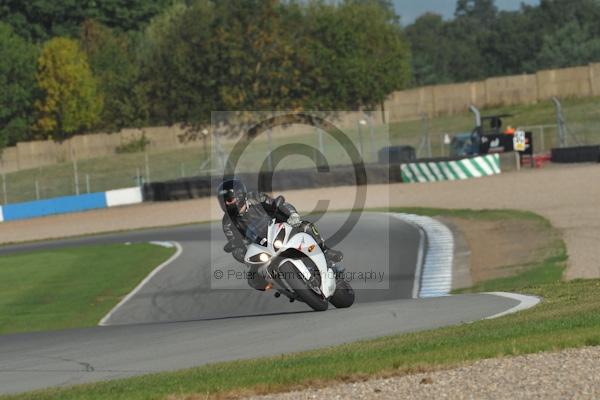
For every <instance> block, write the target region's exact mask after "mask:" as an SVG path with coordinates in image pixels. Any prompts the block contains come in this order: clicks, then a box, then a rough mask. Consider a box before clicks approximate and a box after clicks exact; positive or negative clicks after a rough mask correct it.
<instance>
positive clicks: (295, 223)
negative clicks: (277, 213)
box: [287, 213, 302, 228]
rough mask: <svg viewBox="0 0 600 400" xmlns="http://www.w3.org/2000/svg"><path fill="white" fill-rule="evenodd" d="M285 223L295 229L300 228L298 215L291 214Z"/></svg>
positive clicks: (300, 221)
mask: <svg viewBox="0 0 600 400" xmlns="http://www.w3.org/2000/svg"><path fill="white" fill-rule="evenodd" d="M287 223H288V224H290V225H291V226H293V227H294V228H296V227H298V226H300V224H301V223H302V220H301V219H300V215H298V213H292V215H290V217H289V218H288V220H287Z"/></svg>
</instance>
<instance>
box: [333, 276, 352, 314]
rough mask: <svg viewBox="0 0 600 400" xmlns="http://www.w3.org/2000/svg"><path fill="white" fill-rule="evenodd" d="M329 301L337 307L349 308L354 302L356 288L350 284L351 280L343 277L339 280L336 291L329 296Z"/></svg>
mask: <svg viewBox="0 0 600 400" xmlns="http://www.w3.org/2000/svg"><path fill="white" fill-rule="evenodd" d="M329 302H330V303H331V304H333V305H334V306H335V308H348V307H350V306H351V305H352V304H354V289H352V286H350V282H347V281H345V280H343V279H340V280H338V281H337V284H336V287H335V292H334V293H333V296H331V297H330V298H329Z"/></svg>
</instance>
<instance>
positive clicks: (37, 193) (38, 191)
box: [35, 179, 40, 200]
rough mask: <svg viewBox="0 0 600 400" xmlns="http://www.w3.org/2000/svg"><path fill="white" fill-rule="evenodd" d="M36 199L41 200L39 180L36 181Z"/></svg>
mask: <svg viewBox="0 0 600 400" xmlns="http://www.w3.org/2000/svg"><path fill="white" fill-rule="evenodd" d="M35 199H36V200H39V199H40V184H39V183H38V180H37V179H36V180H35Z"/></svg>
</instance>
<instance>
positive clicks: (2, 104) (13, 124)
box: [0, 22, 37, 149]
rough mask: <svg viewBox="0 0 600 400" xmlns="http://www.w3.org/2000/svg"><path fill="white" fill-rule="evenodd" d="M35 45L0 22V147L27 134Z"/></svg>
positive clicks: (32, 89)
mask: <svg viewBox="0 0 600 400" xmlns="http://www.w3.org/2000/svg"><path fill="white" fill-rule="evenodd" d="M36 57H37V49H36V48H35V46H33V45H32V44H30V43H28V42H26V41H25V40H23V39H21V38H20V37H19V36H17V35H16V34H15V33H14V32H13V30H12V29H11V27H10V26H9V25H7V24H5V23H2V22H0V87H1V88H2V90H0V149H2V148H3V147H5V146H10V145H14V144H15V143H16V142H18V141H20V140H25V139H28V138H29V135H30V124H31V122H32V121H31V115H32V111H33V101H34V96H35V63H36Z"/></svg>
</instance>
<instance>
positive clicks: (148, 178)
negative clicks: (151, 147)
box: [144, 153, 150, 183]
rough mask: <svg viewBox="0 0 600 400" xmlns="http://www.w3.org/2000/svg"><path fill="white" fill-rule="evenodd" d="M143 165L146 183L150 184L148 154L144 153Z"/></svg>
mask: <svg viewBox="0 0 600 400" xmlns="http://www.w3.org/2000/svg"><path fill="white" fill-rule="evenodd" d="M144 163H145V164H146V182H147V183H150V161H149V160H148V153H144Z"/></svg>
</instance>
